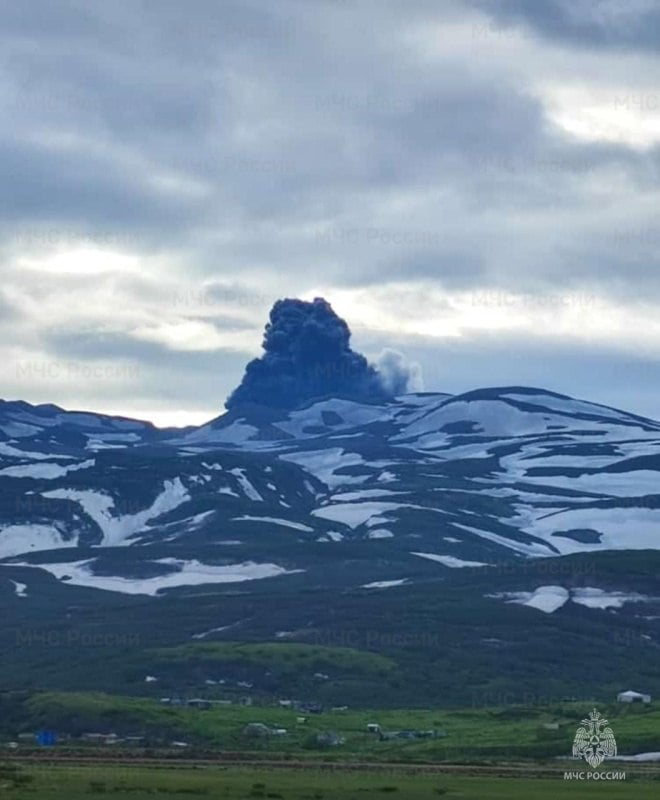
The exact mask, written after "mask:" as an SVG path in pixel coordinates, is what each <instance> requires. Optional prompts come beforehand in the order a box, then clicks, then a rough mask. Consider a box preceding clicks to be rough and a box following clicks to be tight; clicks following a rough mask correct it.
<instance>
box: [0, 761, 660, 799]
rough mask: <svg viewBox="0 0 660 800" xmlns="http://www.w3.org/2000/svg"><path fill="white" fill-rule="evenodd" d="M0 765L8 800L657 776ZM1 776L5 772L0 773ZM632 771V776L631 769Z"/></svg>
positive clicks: (560, 785)
mask: <svg viewBox="0 0 660 800" xmlns="http://www.w3.org/2000/svg"><path fill="white" fill-rule="evenodd" d="M10 772H11V769H8V768H2V767H0V792H1V793H2V796H3V797H7V798H9V800H34V798H39V800H50V798H52V800H56V799H57V800H61V798H67V800H82V799H83V798H86V799H87V798H90V797H103V796H111V797H113V798H115V799H116V800H123V798H129V797H130V798H132V799H133V800H146V798H154V797H163V798H171V800H179V798H180V799H181V800H183V798H187V799H188V800H189V798H191V797H208V798H219V797H222V798H230V799H233V800H240V799H241V798H251V799H252V800H254V799H255V798H264V799H266V798H272V800H368V799H369V798H386V797H399V798H401V799H402V800H404V798H405V800H422V799H423V798H424V800H426V798H428V799H429V800H430V799H431V798H434V799H435V798H438V797H446V798H459V797H460V798H461V799H462V800H484V799H485V798H490V799H493V798H502V800H509V798H518V797H519V798H525V800H529V798H534V800H544V798H552V800H556V798H557V796H558V795H561V797H569V798H583V797H594V798H596V797H598V798H604V799H605V800H607V799H608V798H629V797H633V796H634V797H635V800H652V799H653V800H655V798H657V797H658V785H657V781H656V782H653V781H644V780H634V782H633V781H630V780H628V781H621V782H608V783H605V782H603V781H598V782H597V783H590V782H587V781H580V782H576V781H565V780H563V775H562V772H561V771H560V770H559V769H558V771H557V777H556V778H508V777H481V776H455V775H444V774H443V775H409V774H406V773H405V772H404V771H396V770H393V771H390V772H387V773H385V774H383V773H381V774H370V773H350V772H345V773H341V772H333V773H328V772H321V771H305V772H295V771H286V772H283V771H274V770H271V771H269V770H259V769H255V768H247V767H246V768H235V767H230V768H224V769H222V768H207V769H186V768H181V767H179V768H174V769H172V768H160V767H157V768H144V767H137V766H136V767H132V766H131V767H125V766H113V767H108V766H84V767H82V766H81V767H53V766H48V767H41V766H29V767H20V768H18V771H17V773H14V778H15V780H13V781H12V780H9V779H8V776H9V773H10ZM2 776H4V777H2ZM631 777H632V776H631Z"/></svg>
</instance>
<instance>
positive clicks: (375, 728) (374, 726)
mask: <svg viewBox="0 0 660 800" xmlns="http://www.w3.org/2000/svg"><path fill="white" fill-rule="evenodd" d="M367 730H368V731H369V733H380V725H379V724H378V723H377V722H368V723H367Z"/></svg>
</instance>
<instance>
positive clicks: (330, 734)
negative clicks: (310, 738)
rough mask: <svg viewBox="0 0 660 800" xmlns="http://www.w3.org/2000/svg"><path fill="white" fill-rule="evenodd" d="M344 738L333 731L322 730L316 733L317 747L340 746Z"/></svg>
mask: <svg viewBox="0 0 660 800" xmlns="http://www.w3.org/2000/svg"><path fill="white" fill-rule="evenodd" d="M345 741H346V740H345V739H344V737H343V736H340V735H339V734H338V733H335V732H334V731H324V732H323V733H318V734H317V735H316V744H317V746H318V747H340V746H341V745H342V744H344V742H345Z"/></svg>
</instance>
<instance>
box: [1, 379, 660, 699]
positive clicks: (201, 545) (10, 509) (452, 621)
mask: <svg viewBox="0 0 660 800" xmlns="http://www.w3.org/2000/svg"><path fill="white" fill-rule="evenodd" d="M659 477H660V423H658V422H655V421H653V420H649V419H643V418H640V417H637V416H634V415H632V414H627V413H625V412H622V411H617V410H615V409H611V408H606V407H604V406H600V405H595V404H592V403H586V402H582V401H577V400H573V399H571V398H569V397H564V396H561V395H557V394H553V393H551V392H547V391H542V390H539V389H528V388H517V387H512V388H499V389H484V390H479V391H475V392H470V393H467V394H463V395H460V396H456V397H453V396H449V395H442V394H413V395H406V396H402V397H399V398H397V399H395V400H393V401H391V402H387V403H384V404H370V403H358V402H354V401H349V400H345V399H337V398H331V399H325V400H322V401H319V402H315V403H313V404H310V405H309V406H308V407H305V408H300V409H298V410H295V411H280V410H273V409H272V408H265V407H261V406H248V405H245V406H241V407H240V408H234V409H232V410H231V411H230V412H229V413H227V414H224V415H222V416H220V417H218V418H217V419H216V420H213V421H211V422H209V423H208V424H206V425H203V426H201V427H199V428H188V429H184V430H173V429H170V430H157V429H156V428H154V427H153V426H151V425H149V424H148V423H144V422H139V421H134V420H126V419H120V418H112V417H106V416H103V415H99V414H87V413H79V412H66V411H62V410H61V409H58V408H56V407H54V406H36V407H33V406H29V405H27V404H25V403H3V404H0V602H1V603H2V605H3V609H6V613H5V614H4V615H0V648H2V649H3V652H8V653H10V657H9V659H7V660H6V663H5V665H4V666H2V665H0V679H1V680H3V681H4V682H5V683H8V684H10V685H16V686H17V685H31V683H30V682H31V681H32V682H34V681H36V682H37V683H38V685H48V686H52V687H56V688H57V687H59V688H76V689H77V688H78V687H79V686H82V685H84V686H86V687H87V688H92V689H101V690H103V691H106V690H107V689H108V686H112V687H113V688H114V690H115V691H118V692H122V693H124V692H128V693H137V694H140V693H142V692H144V691H145V688H144V675H161V674H165V673H163V670H166V667H164V666H163V664H162V663H161V660H159V659H161V658H162V654H161V655H159V653H161V651H160V650H158V648H162V647H175V648H176V647H179V646H184V647H189V646H190V647H197V646H199V647H203V646H207V645H208V646H209V647H211V646H214V645H216V644H217V645H218V646H220V645H222V643H223V642H225V643H226V642H231V641H243V642H244V641H248V642H249V641H253V642H254V641H261V642H263V641H266V642H270V643H275V644H279V643H288V642H296V643H299V644H312V645H315V646H316V645H320V646H323V647H328V646H329V647H330V648H332V647H347V646H348V647H350V648H352V649H356V648H357V649H358V650H367V651H374V650H375V651H377V652H379V653H384V654H386V655H387V657H388V658H391V659H392V660H393V662H395V663H396V664H397V667H396V669H397V670H398V672H397V676H398V677H392V678H391V681H390V682H388V683H387V685H384V684H383V681H382V679H381V678H380V677H378V678H377V679H374V680H373V681H371V682H370V683H359V682H358V683H355V675H353V674H350V675H349V676H348V678H347V680H349V683H348V684H346V683H342V682H341V681H339V682H333V680H329V681H326V682H325V683H324V689H323V691H324V692H325V693H326V694H325V695H323V696H327V699H328V701H329V702H331V703H345V702H358V701H359V702H361V703H364V702H367V700H368V698H370V699H369V702H372V703H375V704H379V703H382V702H385V703H391V704H399V705H400V704H402V703H404V704H405V703H409V704H415V703H428V702H429V691H431V693H432V694H433V697H434V698H436V700H437V701H438V702H441V701H442V702H444V699H447V698H450V699H451V702H459V701H460V702H461V703H463V704H465V703H480V702H486V700H484V699H483V698H491V700H489V702H493V700H492V697H493V696H494V697H495V700H502V698H501V697H500V696H499V695H498V694H497V692H498V691H506V693H507V694H506V697H505V698H504V702H505V703H510V702H513V701H514V700H513V699H512V698H513V697H517V696H518V695H516V692H518V693H520V692H523V694H522V696H520V698H519V700H518V701H519V702H528V699H527V700H526V699H525V698H529V697H530V696H531V697H533V698H535V697H540V696H543V697H546V698H547V697H549V696H550V697H556V698H560V697H565V696H568V695H567V694H566V693H567V692H568V693H570V695H571V696H579V697H586V696H587V695H586V694H584V693H585V692H589V691H592V690H593V688H592V687H593V686H596V685H597V686H599V687H601V688H602V687H605V689H604V691H606V693H608V694H609V695H612V696H613V693H616V691H619V690H620V689H621V685H628V684H631V685H632V684H633V683H634V684H635V685H636V686H637V685H639V686H640V687H642V688H644V690H645V691H654V692H655V691H660V679H658V678H657V677H653V676H652V675H651V674H650V672H649V670H648V669H647V668H646V666H645V665H647V664H649V663H651V662H652V661H653V660H654V659H657V653H658V652H659V651H660V585H659V583H658V577H657V576H658V569H659V568H660V480H659ZM85 642H89V643H91V644H93V645H94V646H90V647H84V646H81V643H85ZM200 642H201V643H200ZM97 643H101V645H103V646H102V647H101V648H100V649H98V650H97ZM53 647H57V648H59V649H57V650H56V651H53V650H52V648H53ZM154 648H156V649H154ZM177 652H178V651H177ZM196 652H197V651H195V653H196ZM53 655H55V656H56V658H53ZM193 655H194V654H193ZM603 655H606V657H605V658H603ZM192 657H193V656H192V655H191V658H192ZM196 658H197V656H196V655H195V659H196ZM209 658H211V656H209ZM44 663H47V664H49V665H52V668H51V667H50V666H49V671H48V672H47V675H46V677H44V676H45V673H44ZM177 663H178V661H177ZM585 663H589V664H590V669H589V673H590V678H589V686H588V687H587V686H586V685H585V677H584V671H583V669H582V667H581V666H580V665H581V664H585ZM197 664H198V662H197V661H196V660H194V659H193V662H191V663H190V664H188V662H186V661H183V662H181V664H180V665H179V667H177V669H176V670H175V672H174V673H172V674H171V675H170V678H169V680H170V684H171V690H172V691H174V690H175V689H177V688H180V687H181V685H185V686H188V687H189V688H190V691H192V692H195V693H196V694H195V696H199V692H200V691H205V688H204V687H207V686H208V684H207V680H208V679H211V680H213V681H215V680H216V679H217V677H218V674H217V669H218V667H215V666H213V664H208V665H207V666H206V667H204V668H203V669H202V667H201V666H198V665H197ZM223 669H226V668H223ZM227 669H228V668H227ZM656 672H657V671H656ZM234 673H235V674H234ZM234 673H232V675H233V678H231V680H233V681H234V682H239V683H237V684H236V685H237V687H238V686H240V685H242V684H244V683H245V682H246V681H248V682H250V683H253V684H254V691H259V692H262V693H265V694H266V695H267V694H268V693H269V692H271V693H272V692H276V693H277V692H280V691H285V690H284V689H283V688H282V685H281V684H280V683H277V680H276V679H275V677H274V676H273V674H272V671H271V670H269V669H267V668H266V669H265V670H262V671H261V672H260V671H259V670H256V669H255V668H254V667H253V666H252V667H250V666H249V665H243V666H241V667H240V668H239V667H238V666H236V667H235V669H234ZM167 674H169V673H167ZM223 676H224V677H226V674H225V672H223ZM223 679H224V678H223ZM309 680H310V681H311V683H310V686H309V687H308V692H309V693H311V694H310V695H309V696H311V697H315V696H319V694H320V693H321V689H320V688H319V687H318V686H317V685H316V683H315V682H314V679H313V677H309ZM274 681H275V682H274ZM160 685H161V684H160V683H156V684H155V686H156V689H154V691H158V690H159V689H158V687H159V686H160ZM429 687H432V688H431V689H429ZM168 691H169V690H168ZM286 691H288V689H287V690H286ZM493 692H495V695H493V694H492V693H493ZM369 693H370V694H369ZM475 693H476V694H475ZM530 693H531V695H530ZM347 697H349V698H352V699H351V700H349V701H347V700H346V698H347ZM589 697H591V695H589ZM475 698H476V699H475ZM480 698H482V699H480Z"/></svg>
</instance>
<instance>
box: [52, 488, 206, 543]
mask: <svg viewBox="0 0 660 800" xmlns="http://www.w3.org/2000/svg"><path fill="white" fill-rule="evenodd" d="M42 494H43V496H44V497H49V498H54V499H58V500H73V501H74V502H76V503H79V504H80V505H81V506H82V509H83V511H84V512H85V513H86V514H87V516H88V517H91V519H93V520H94V522H96V524H97V525H98V526H99V528H100V529H101V531H102V533H103V541H102V542H101V546H103V547H117V546H118V545H125V544H128V541H127V540H128V539H130V538H131V537H132V536H133V534H135V533H137V531H139V530H140V529H141V528H143V527H144V526H145V525H146V524H147V522H149V520H152V519H155V518H156V517H159V516H161V514H166V513H167V512H168V511H172V510H173V509H175V508H177V507H178V506H180V505H181V504H182V503H185V502H187V501H188V500H190V495H189V494H188V491H187V490H186V488H185V487H184V485H183V484H182V483H181V479H180V478H174V480H172V481H165V483H164V484H163V491H162V492H161V494H159V495H158V497H156V499H155V500H154V502H153V503H152V504H151V506H149V508H145V509H144V511H139V512H138V513H137V514H125V515H124V516H119V517H114V516H112V513H111V510H112V509H113V508H114V504H115V501H114V500H113V498H112V497H110V496H109V495H107V494H102V493H101V492H94V491H91V490H79V489H54V490H52V491H49V492H43V493H42Z"/></svg>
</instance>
